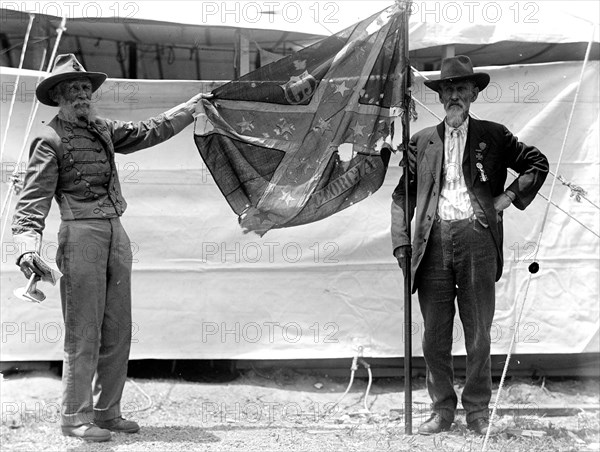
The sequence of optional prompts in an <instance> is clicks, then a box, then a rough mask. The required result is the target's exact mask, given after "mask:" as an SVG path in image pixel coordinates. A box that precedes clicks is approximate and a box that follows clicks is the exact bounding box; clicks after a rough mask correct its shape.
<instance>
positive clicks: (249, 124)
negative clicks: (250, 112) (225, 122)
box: [237, 116, 254, 132]
mask: <svg viewBox="0 0 600 452" xmlns="http://www.w3.org/2000/svg"><path fill="white" fill-rule="evenodd" d="M237 125H238V126H240V129H241V130H240V132H244V131H246V130H249V131H250V132H252V130H253V129H254V124H252V121H247V120H246V118H244V117H243V116H242V122H238V123H237Z"/></svg>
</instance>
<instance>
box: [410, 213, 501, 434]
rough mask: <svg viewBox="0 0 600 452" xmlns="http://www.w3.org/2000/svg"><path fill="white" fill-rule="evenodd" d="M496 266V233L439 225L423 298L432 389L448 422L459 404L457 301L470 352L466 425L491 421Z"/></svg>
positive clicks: (469, 224) (468, 225) (476, 226)
mask: <svg viewBox="0 0 600 452" xmlns="http://www.w3.org/2000/svg"><path fill="white" fill-rule="evenodd" d="M496 266H497V263H496V247H495V244H494V240H493V237H492V234H491V232H490V231H489V229H487V228H486V227H484V226H483V225H481V224H480V223H479V221H477V220H475V219H469V220H458V221H444V220H441V221H440V220H437V221H435V222H434V225H433V227H432V230H431V234H430V236H429V243H428V244H427V248H426V250H425V255H424V256H423V261H422V262H421V264H420V266H419V270H418V275H417V278H418V297H419V304H420V306H421V313H422V315H423V319H424V322H425V331H424V337H423V354H424V356H425V362H426V364H427V389H428V391H429V395H430V397H431V399H432V401H433V404H432V408H433V411H434V412H436V413H439V414H440V415H441V416H442V417H443V418H444V419H446V420H448V421H453V420H454V412H455V410H456V404H457V397H456V393H455V392H454V387H453V380H454V369H453V362H452V342H453V334H452V333H453V327H454V314H455V312H456V307H455V302H454V300H455V299H456V301H457V305H458V312H459V315H460V320H461V322H462V325H463V329H464V333H465V345H466V350H467V370H466V372H467V377H466V383H465V387H464V389H463V392H462V404H463V407H464V409H465V410H466V412H467V422H472V421H473V420H475V419H477V418H487V417H488V406H489V402H490V398H491V395H492V377H491V366H490V364H491V361H490V329H491V325H492V320H493V317H494V309H495V287H494V286H495V276H496Z"/></svg>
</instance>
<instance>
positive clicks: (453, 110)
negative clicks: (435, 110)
mask: <svg viewBox="0 0 600 452" xmlns="http://www.w3.org/2000/svg"><path fill="white" fill-rule="evenodd" d="M468 113H469V112H468V111H464V110H463V109H462V108H458V107H450V108H449V109H448V110H446V122H447V123H448V125H449V126H450V127H455V128H456V127H458V126H460V125H461V124H462V123H463V122H464V121H465V119H467V115H468Z"/></svg>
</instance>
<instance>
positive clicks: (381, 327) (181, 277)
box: [0, 24, 600, 367]
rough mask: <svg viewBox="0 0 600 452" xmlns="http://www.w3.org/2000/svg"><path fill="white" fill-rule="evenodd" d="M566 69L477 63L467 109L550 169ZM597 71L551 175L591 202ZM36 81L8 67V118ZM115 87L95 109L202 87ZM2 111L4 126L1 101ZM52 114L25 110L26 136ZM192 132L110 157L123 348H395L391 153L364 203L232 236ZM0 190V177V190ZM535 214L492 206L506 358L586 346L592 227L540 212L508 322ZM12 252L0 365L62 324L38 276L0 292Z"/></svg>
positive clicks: (562, 191)
mask: <svg viewBox="0 0 600 452" xmlns="http://www.w3.org/2000/svg"><path fill="white" fill-rule="evenodd" d="M501 25H502V24H497V25H496V26H497V27H500V26H501ZM67 27H68V24H67ZM581 65H582V63H581V62H555V63H548V64H535V65H516V66H506V67H487V68H480V70H485V71H487V72H489V73H490V74H491V77H492V82H493V85H491V86H490V87H489V88H488V89H486V90H485V91H484V92H483V93H482V94H481V96H480V99H479V100H478V101H477V102H476V103H475V104H473V111H474V113H476V114H477V115H478V116H480V117H482V118H485V119H491V120H495V121H498V122H502V123H504V124H506V125H507V127H508V128H509V129H510V130H512V131H513V132H515V133H516V134H517V135H518V136H519V138H520V139H522V140H523V141H525V142H527V143H531V144H535V145H536V146H538V147H539V148H540V149H541V150H542V151H543V152H545V153H546V154H547V155H548V157H549V160H550V163H551V167H552V168H553V167H554V164H555V163H556V160H557V157H558V152H559V150H560V143H561V142H562V139H563V137H564V132H565V123H566V118H568V115H569V112H570V109H571V105H572V100H573V96H574V85H576V83H577V81H578V79H579V74H580V71H581ZM90 69H93V68H90ZM598 73H599V65H598V61H593V62H590V63H589V65H588V67H587V69H586V70H585V72H584V76H583V83H582V85H581V92H580V100H579V102H578V103H577V105H576V108H575V114H574V120H573V126H572V130H571V132H570V133H569V136H568V140H567V149H568V153H567V154H566V155H565V156H564V161H563V163H562V164H561V174H560V175H561V176H562V177H564V179H565V180H567V181H571V182H573V183H576V184H577V185H580V186H581V187H583V188H584V189H585V190H586V191H587V193H588V196H589V198H590V199H592V200H593V201H594V202H595V204H596V205H598V198H599V196H598V169H599V163H598V114H599V110H598V105H599V103H600V102H599V98H598ZM425 75H426V76H431V75H433V74H432V73H425ZM36 76H37V73H35V72H32V71H24V72H23V75H22V77H24V80H25V82H24V83H23V84H22V85H21V86H20V87H19V88H20V89H19V91H18V92H17V102H16V105H15V111H16V113H15V114H17V115H18V117H19V116H20V117H26V116H27V112H28V111H29V108H30V106H31V100H32V94H31V93H32V92H33V90H34V87H35V79H36ZM15 77H16V71H15V70H11V69H7V68H2V81H3V82H8V83H9V82H10V81H11V80H14V79H15ZM128 83H131V81H126V80H120V81H119V80H109V81H108V82H107V85H106V86H105V88H106V89H104V87H103V91H102V92H100V93H99V97H98V103H99V109H100V110H101V112H102V113H103V114H104V115H106V116H107V117H113V118H117V119H143V118H146V117H149V116H151V115H154V114H156V113H158V112H160V111H163V110H166V109H167V108H168V107H170V106H171V105H172V104H173V103H175V102H178V101H183V100H185V99H187V98H189V96H191V95H192V94H193V93H195V92H198V91H203V90H209V89H211V85H210V84H203V83H201V82H160V81H136V82H135V83H136V84H137V85H136V86H137V87H138V89H139V91H138V92H139V95H138V96H137V97H136V99H137V100H138V102H125V99H123V98H120V99H119V100H118V101H115V98H114V97H113V96H112V95H111V94H112V93H114V92H115V90H118V89H123V87H124V86H125V85H126V84H128ZM413 95H414V96H415V98H416V99H417V100H419V101H420V102H422V103H423V104H424V105H425V106H426V107H427V108H429V109H431V110H432V111H433V112H434V113H436V114H437V115H438V116H442V115H443V110H442V108H441V105H440V104H439V102H438V100H437V96H436V95H435V93H432V92H430V91H428V90H426V89H425V88H424V86H423V84H422V80H421V79H419V78H418V77H417V80H416V83H415V85H414V89H413ZM1 107H2V117H1V119H2V125H3V124H4V121H5V120H6V118H5V112H6V108H7V103H2V105H1ZM417 111H418V112H419V120H418V121H417V122H416V123H413V124H411V128H412V129H413V130H415V131H416V130H419V129H421V128H422V127H425V126H427V125H432V124H435V123H436V122H437V121H438V120H437V119H436V118H435V117H434V116H433V115H431V114H429V113H428V112H427V111H426V110H424V109H423V108H422V107H419V106H418V107H417ZM53 113H54V110H52V109H50V108H47V107H42V108H40V112H39V115H38V117H37V120H36V122H35V127H34V132H33V133H34V134H35V133H36V132H37V131H39V130H40V128H41V127H42V123H41V121H42V120H47V119H49V118H50V117H51V115H52V114H53ZM24 122H25V121H17V122H15V123H14V124H15V125H14V128H11V131H10V136H9V137H8V143H9V145H8V148H7V151H6V158H5V161H4V162H3V166H4V167H5V168H3V169H8V168H7V165H10V164H11V162H12V164H13V165H14V164H15V163H14V162H15V159H16V152H17V148H18V147H19V145H20V143H21V141H22V137H23V133H24ZM2 130H3V129H2ZM188 132H189V133H188ZM191 133H192V132H191V128H190V129H189V130H186V131H184V132H182V133H181V134H180V135H178V136H177V137H175V138H174V139H173V140H172V141H169V142H167V143H164V144H162V145H160V146H157V147H156V148H154V149H152V150H147V151H144V152H141V153H137V154H133V155H130V156H126V157H122V156H121V157H120V158H119V160H118V162H117V164H118V167H119V170H120V172H121V179H122V182H123V185H124V187H123V189H124V194H125V196H126V197H127V199H128V200H129V204H130V207H129V209H128V211H127V214H126V215H125V217H124V218H123V221H124V223H125V226H126V228H127V229H128V231H129V235H130V236H131V238H132V241H133V242H134V246H135V250H134V258H135V262H134V278H133V284H134V287H133V291H134V294H133V295H134V298H133V299H134V325H133V332H134V339H133V349H132V357H133V358H134V359H141V358H163V359H183V358H188V359H189V358H197V359H201V358H202V359H204V358H211V359H219V358H227V359H243V358H249V359H290V358H339V357H351V356H354V354H355V352H356V349H357V347H358V346H362V347H364V354H365V356H374V357H396V356H401V355H402V350H403V344H402V343H401V342H402V337H403V334H402V331H401V325H402V301H401V296H402V282H401V281H402V278H401V275H400V273H399V271H398V269H397V264H396V263H395V262H394V259H393V257H392V256H391V249H390V247H391V244H390V238H389V205H390V199H391V198H390V197H391V192H392V191H393V189H394V187H395V185H396V184H397V181H398V179H399V177H400V173H401V171H400V168H398V167H397V166H396V164H397V159H398V157H397V156H396V161H395V162H392V163H391V164H390V168H389V171H388V175H387V177H386V181H385V183H384V185H383V187H382V188H381V189H380V190H379V191H378V192H377V193H375V194H374V195H373V196H372V197H371V198H369V199H367V200H366V201H364V202H362V203H359V204H358V205H355V206H353V207H352V208H349V209H347V210H346V211H344V212H341V213H339V214H337V215H334V216H333V217H331V218H329V219H327V220H324V221H321V222H318V223H314V224H311V225H306V226H301V227H296V228H290V229H286V230H281V231H272V232H271V233H269V235H267V236H265V238H264V239H258V238H257V237H255V236H245V235H243V234H242V233H241V231H240V229H239V227H238V225H237V223H236V221H235V215H233V213H232V212H231V211H230V209H229V207H228V206H227V205H226V203H225V202H224V200H223V198H222V196H221V194H220V192H219V191H218V189H217V188H216V187H215V185H214V183H213V182H212V180H211V177H210V174H208V172H207V171H206V168H204V167H203V165H202V162H201V159H200V158H199V156H198V155H197V151H196V149H195V145H194V144H193V140H192V136H191ZM549 184H550V180H548V181H547V182H546V184H545V186H544V187H543V188H542V191H541V192H542V194H546V195H547V194H548V191H549V187H550V185H549ZM6 188H7V179H6V178H3V183H2V190H3V193H5V192H6ZM570 195H571V191H570V190H569V189H568V188H566V187H558V188H557V190H556V193H555V196H554V199H553V201H554V202H556V203H557V204H558V205H559V206H560V207H561V208H562V209H563V210H564V211H566V212H567V213H568V214H569V215H572V216H573V217H576V218H577V219H578V220H579V221H581V222H582V223H584V224H586V225H587V226H588V227H589V229H591V230H592V231H596V232H597V231H598V229H599V225H598V212H597V209H596V208H594V207H593V206H592V205H591V204H589V203H585V202H581V203H578V202H576V201H575V199H574V198H573V197H571V196H570ZM12 208H14V203H13V206H11V209H12ZM544 209H545V201H544V200H543V199H542V198H541V197H538V198H537V199H536V200H535V201H534V203H533V204H532V205H531V206H530V207H529V208H528V210H527V211H526V212H520V211H517V210H516V209H511V210H510V211H509V212H508V213H507V215H506V217H505V230H506V235H505V248H504V253H505V258H506V267H505V273H504V276H503V278H502V280H501V281H500V282H499V284H498V286H497V300H498V301H497V313H496V317H495V320H494V328H493V346H492V353H494V354H504V353H506V351H507V349H508V346H509V343H510V336H511V334H512V332H513V331H515V330H517V331H518V332H519V336H518V341H517V347H516V352H517V353H525V354H544V353H548V352H551V353H559V354H579V353H596V354H597V353H598V352H599V351H600V350H599V348H600V346H599V345H598V331H599V312H598V303H597V300H598V298H599V293H600V290H599V287H598V278H597V275H598V270H599V264H598V259H597V256H598V252H599V249H600V248H599V242H598V237H597V235H595V234H594V233H592V232H590V231H589V230H588V229H585V228H582V226H581V225H580V224H579V223H577V222H575V221H573V220H572V218H571V217H569V215H567V214H565V213H563V212H562V211H559V210H557V209H555V208H553V207H552V208H551V209H550V217H549V219H548V222H547V224H546V232H545V234H544V241H543V242H542V243H541V244H540V250H539V254H538V260H539V262H540V265H541V271H540V272H539V273H538V274H537V275H536V276H535V277H534V278H533V281H532V287H531V289H530V296H529V298H528V299H529V302H528V304H527V305H526V306H525V311H524V317H523V320H522V322H521V324H516V318H517V317H516V314H517V312H516V307H517V303H516V300H519V297H520V296H521V294H522V290H523V287H524V284H525V283H526V280H527V278H528V276H529V274H528V272H527V266H528V265H529V260H530V259H531V251H532V250H531V244H532V243H535V241H536V238H537V233H538V231H539V230H540V227H541V224H540V222H541V219H542V216H543V212H544ZM57 227H58V212H57V208H56V207H53V209H52V212H51V215H50V218H49V220H48V226H47V230H46V233H45V245H44V253H45V257H46V258H48V259H50V260H52V259H53V253H54V252H55V247H56V239H55V237H56V231H57ZM15 251H16V250H14V249H13V248H11V243H9V242H6V241H5V242H4V243H3V244H2V254H3V256H2V275H1V278H2V281H1V282H2V285H1V288H0V290H1V292H0V293H1V305H0V308H1V315H2V319H3V323H2V335H3V347H2V360H3V361H26V360H59V359H61V357H62V339H63V338H64V331H63V330H62V317H61V313H60V301H59V296H58V290H57V289H56V288H48V287H46V288H45V289H46V294H47V295H48V300H47V301H46V302H44V303H43V304H42V305H40V306H34V307H32V306H31V305H28V304H24V303H23V302H21V301H19V300H16V299H15V298H14V296H13V295H12V288H14V287H16V286H17V285H22V282H23V281H22V280H23V277H22V275H21V274H20V273H19V271H18V268H17V267H16V266H14V264H13V261H14V253H15ZM414 302H415V305H414V306H413V313H415V317H414V319H413V325H414V334H415V336H414V337H415V340H414V341H413V343H414V346H415V355H417V356H418V355H420V354H421V350H420V340H419V339H420V335H421V334H422V321H421V319H420V317H419V312H418V305H417V304H416V297H415V301H414ZM455 339H456V343H455V347H454V351H455V353H457V354H464V345H463V344H464V342H463V339H462V332H461V329H460V325H459V322H458V321H457V326H456V331H455ZM519 365H520V364H518V363H514V366H515V367H518V366H519Z"/></svg>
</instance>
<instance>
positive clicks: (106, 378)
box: [57, 218, 132, 425]
mask: <svg viewBox="0 0 600 452" xmlns="http://www.w3.org/2000/svg"><path fill="white" fill-rule="evenodd" d="M58 243H59V247H58V252H57V264H58V267H59V269H60V271H61V272H62V273H63V276H62V278H61V280H60V294H61V301H62V310H63V318H64V322H65V348H64V349H65V355H64V363H63V377H62V384H63V400H62V407H61V417H62V424H63V425H79V424H83V423H88V422H94V421H97V420H104V421H106V420H110V419H113V418H116V417H119V416H120V415H121V406H120V403H121V395H122V393H123V387H124V385H125V380H126V378H127V363H128V360H129V349H130V343H131V263H132V257H131V246H130V242H129V238H128V237H127V234H126V233H125V230H124V229H123V226H121V222H120V220H119V219H118V218H112V219H106V220H74V221H63V222H62V223H61V226H60V230H59V233H58Z"/></svg>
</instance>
